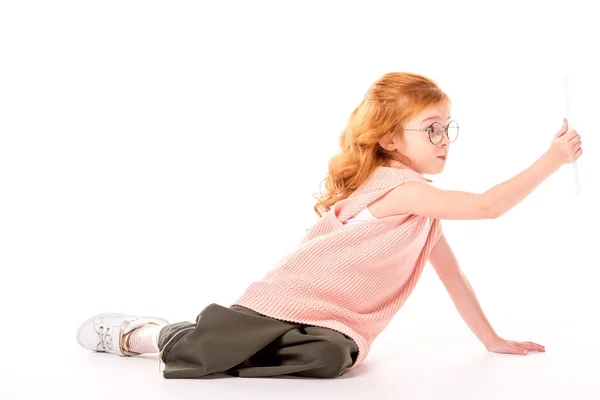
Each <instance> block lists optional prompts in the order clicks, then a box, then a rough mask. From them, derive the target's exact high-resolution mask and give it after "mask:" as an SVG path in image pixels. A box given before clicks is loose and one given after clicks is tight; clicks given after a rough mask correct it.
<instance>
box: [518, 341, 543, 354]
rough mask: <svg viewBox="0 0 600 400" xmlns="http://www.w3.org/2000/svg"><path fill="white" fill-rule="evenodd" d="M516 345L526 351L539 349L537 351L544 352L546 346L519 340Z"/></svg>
mask: <svg viewBox="0 0 600 400" xmlns="http://www.w3.org/2000/svg"><path fill="white" fill-rule="evenodd" d="M517 346H518V347H520V348H522V349H525V350H528V351H539V352H545V351H546V348H545V347H544V346H542V345H541V344H537V343H533V342H519V343H517Z"/></svg>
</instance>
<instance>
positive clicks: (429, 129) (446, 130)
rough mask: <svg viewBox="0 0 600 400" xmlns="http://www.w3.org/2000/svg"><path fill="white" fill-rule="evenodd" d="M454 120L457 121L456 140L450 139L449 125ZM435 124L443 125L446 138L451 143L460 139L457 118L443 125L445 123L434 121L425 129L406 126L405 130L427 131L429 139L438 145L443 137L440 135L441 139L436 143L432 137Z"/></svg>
mask: <svg viewBox="0 0 600 400" xmlns="http://www.w3.org/2000/svg"><path fill="white" fill-rule="evenodd" d="M453 122H454V123H456V138H455V139H454V140H450V136H448V127H449V126H450V124H451V123H453ZM435 124H438V125H439V126H441V127H442V132H443V133H444V134H446V138H447V139H448V141H449V142H450V143H454V142H456V139H458V133H459V132H460V127H459V125H458V122H457V121H455V120H451V121H450V122H448V124H447V125H446V126H443V125H442V124H440V123H439V122H434V123H433V124H431V125H429V126H428V127H427V128H425V129H409V128H404V130H405V131H416V132H427V133H428V134H429V141H430V142H431V144H433V145H436V146H437V145H438V144H440V143H441V142H442V139H441V137H440V140H439V142H437V143H435V142H434V141H433V139H431V135H432V134H433V126H434V125H435Z"/></svg>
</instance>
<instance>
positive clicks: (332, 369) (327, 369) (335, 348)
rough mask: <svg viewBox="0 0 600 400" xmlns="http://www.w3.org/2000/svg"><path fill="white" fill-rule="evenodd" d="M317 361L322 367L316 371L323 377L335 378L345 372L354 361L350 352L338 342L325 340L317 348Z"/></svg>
mask: <svg viewBox="0 0 600 400" xmlns="http://www.w3.org/2000/svg"><path fill="white" fill-rule="evenodd" d="M315 351H316V354H317V362H318V364H320V365H322V367H319V368H317V369H316V370H315V371H314V372H315V374H316V375H317V376H318V377H321V378H335V377H338V376H340V375H342V374H343V373H344V370H345V369H346V368H347V367H348V366H349V365H350V364H351V363H352V358H351V356H350V354H349V353H348V352H347V351H345V350H344V349H343V348H341V347H340V346H339V345H337V344H336V343H334V342H332V341H329V340H323V341H320V342H319V345H318V346H316V348H315Z"/></svg>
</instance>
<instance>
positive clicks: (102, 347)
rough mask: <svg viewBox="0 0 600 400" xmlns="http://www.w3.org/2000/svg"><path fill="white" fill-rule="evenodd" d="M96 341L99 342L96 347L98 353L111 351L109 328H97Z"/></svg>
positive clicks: (101, 326)
mask: <svg viewBox="0 0 600 400" xmlns="http://www.w3.org/2000/svg"><path fill="white" fill-rule="evenodd" d="M98 339H99V340H100V341H99V342H98V344H97V345H96V349H97V350H99V351H113V342H112V335H111V334H110V326H104V325H100V326H98Z"/></svg>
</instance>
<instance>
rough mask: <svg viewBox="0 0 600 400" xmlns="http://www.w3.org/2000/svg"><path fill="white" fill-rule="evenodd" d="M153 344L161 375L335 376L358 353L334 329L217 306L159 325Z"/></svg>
mask: <svg viewBox="0 0 600 400" xmlns="http://www.w3.org/2000/svg"><path fill="white" fill-rule="evenodd" d="M158 346H159V348H160V349H161V354H160V357H161V359H162V361H163V362H164V363H165V368H164V372H163V374H164V377H165V378H167V379H178V378H200V377H203V376H207V375H210V374H217V373H225V374H227V375H233V376H239V377H270V376H278V375H294V376H303V377H312V378H335V377H338V376H340V375H342V374H343V373H344V370H345V369H346V368H347V367H349V366H351V365H352V364H353V363H354V361H355V360H356V355H357V352H358V350H357V347H356V344H355V342H354V341H353V340H352V339H350V338H349V337H348V336H346V335H344V334H342V333H339V332H337V331H334V330H331V329H327V328H321V327H315V326H310V325H302V324H296V323H290V322H284V321H280V320H277V319H274V318H269V317H266V316H264V315H261V314H259V313H257V312H254V311H252V310H250V309H248V308H245V307H242V306H238V305H235V306H232V307H231V308H226V307H223V306H220V305H218V304H211V305H209V306H208V307H206V308H205V309H204V310H202V312H201V313H200V314H199V315H198V317H197V318H196V322H195V323H191V322H189V321H186V322H180V323H176V324H172V325H167V326H165V327H164V328H163V329H161V331H160V335H159V338H158Z"/></svg>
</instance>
